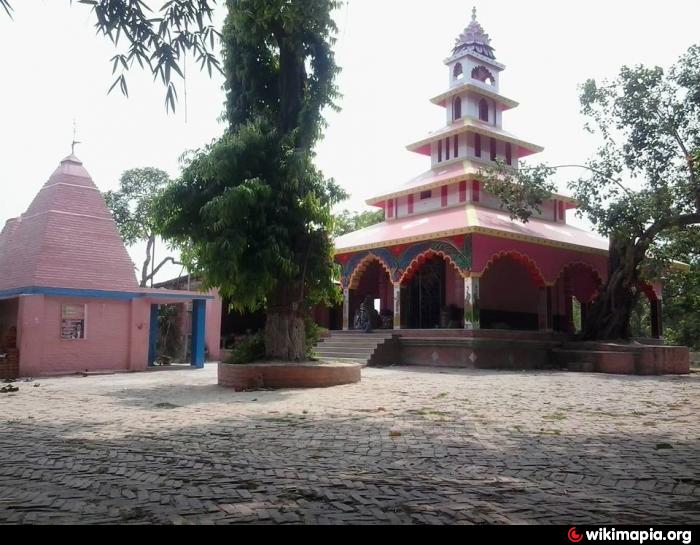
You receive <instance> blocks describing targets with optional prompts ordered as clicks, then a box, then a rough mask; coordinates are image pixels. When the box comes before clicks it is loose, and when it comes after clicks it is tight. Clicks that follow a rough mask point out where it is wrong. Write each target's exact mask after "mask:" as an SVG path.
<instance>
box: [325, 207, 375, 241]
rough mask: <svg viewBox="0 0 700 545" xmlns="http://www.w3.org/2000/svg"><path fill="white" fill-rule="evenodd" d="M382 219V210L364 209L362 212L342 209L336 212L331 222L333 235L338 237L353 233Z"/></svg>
mask: <svg viewBox="0 0 700 545" xmlns="http://www.w3.org/2000/svg"><path fill="white" fill-rule="evenodd" d="M383 221H384V210H365V211H363V212H351V211H350V210H343V211H342V212H341V213H340V214H336V216H335V218H334V224H333V236H334V237H339V236H342V235H346V234H348V233H353V232H355V231H359V230H360V229H364V228H365V227H370V226H371V225H375V224H377V223H381V222H383Z"/></svg>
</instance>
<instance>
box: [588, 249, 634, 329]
mask: <svg viewBox="0 0 700 545" xmlns="http://www.w3.org/2000/svg"><path fill="white" fill-rule="evenodd" d="M640 256H641V257H640ZM643 258H644V249H643V248H641V247H640V246H639V245H635V243H634V241H632V240H620V239H618V240H614V239H611V241H610V253H609V258H608V280H607V282H606V283H605V284H604V285H603V287H602V288H601V291H600V294H599V295H598V297H597V298H596V300H595V301H594V302H593V303H592V304H591V306H590V309H589V311H588V313H587V316H586V323H585V324H584V327H583V338H584V340H590V341H611V340H629V338H630V318H631V316H632V310H633V309H634V306H635V304H636V303H637V298H638V296H639V266H640V264H641V263H642V261H643Z"/></svg>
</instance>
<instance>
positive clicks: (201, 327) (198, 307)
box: [192, 299, 207, 369]
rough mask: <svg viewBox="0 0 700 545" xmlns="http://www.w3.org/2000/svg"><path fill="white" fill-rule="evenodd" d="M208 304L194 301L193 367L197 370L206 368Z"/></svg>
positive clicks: (203, 301) (201, 300)
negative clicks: (205, 348) (205, 340)
mask: <svg viewBox="0 0 700 545" xmlns="http://www.w3.org/2000/svg"><path fill="white" fill-rule="evenodd" d="M206 304H207V302H206V301H205V300H204V299H195V300H194V301H192V367H196V368H197V369H202V368H203V367H204V335H205V331H206V328H205V325H206Z"/></svg>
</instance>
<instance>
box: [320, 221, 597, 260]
mask: <svg viewBox="0 0 700 545" xmlns="http://www.w3.org/2000/svg"><path fill="white" fill-rule="evenodd" d="M472 234H481V235H487V236H493V237H497V238H507V239H511V240H522V241H524V242H530V243H533V244H539V245H544V246H549V247H554V248H562V249H567V250H573V251H578V252H583V253H590V254H596V255H607V254H608V250H607V249H603V248H595V247H591V246H585V245H581V244H571V243H566V242H560V241H555V240H550V239H546V238H541V237H533V236H528V235H517V234H513V233H509V232H508V231H502V230H498V229H488V228H485V227H463V228H459V229H451V230H446V231H439V232H436V233H431V234H426V235H419V236H407V237H402V238H396V239H393V240H386V241H378V242H374V243H367V244H362V245H357V246H348V247H336V249H335V251H334V255H345V254H353V253H357V252H364V251H370V250H376V249H379V248H386V247H391V246H402V245H404V244H412V243H416V242H425V241H428V240H436V239H440V238H445V237H454V236H460V235H472Z"/></svg>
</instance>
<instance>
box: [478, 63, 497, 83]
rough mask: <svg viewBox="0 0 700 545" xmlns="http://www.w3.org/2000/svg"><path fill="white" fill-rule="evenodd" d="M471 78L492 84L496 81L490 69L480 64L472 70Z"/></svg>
mask: <svg viewBox="0 0 700 545" xmlns="http://www.w3.org/2000/svg"><path fill="white" fill-rule="evenodd" d="M472 79H475V80H478V81H481V82H483V83H487V84H489V85H494V84H495V83H496V78H494V77H493V74H492V73H491V71H490V70H489V69H488V68H486V67H485V66H482V65H479V66H477V67H476V68H474V70H472Z"/></svg>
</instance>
